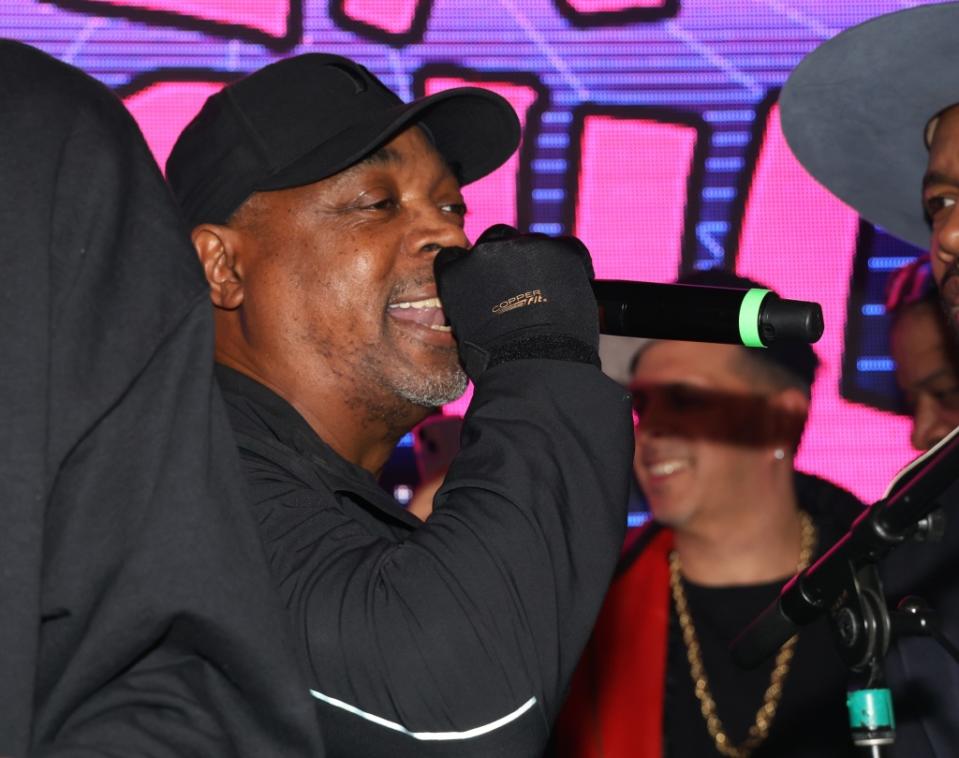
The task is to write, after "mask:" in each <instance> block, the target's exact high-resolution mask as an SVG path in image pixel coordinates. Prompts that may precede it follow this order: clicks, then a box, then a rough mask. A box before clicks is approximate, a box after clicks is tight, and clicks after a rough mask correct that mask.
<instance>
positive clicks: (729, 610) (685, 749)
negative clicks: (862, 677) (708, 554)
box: [663, 581, 855, 758]
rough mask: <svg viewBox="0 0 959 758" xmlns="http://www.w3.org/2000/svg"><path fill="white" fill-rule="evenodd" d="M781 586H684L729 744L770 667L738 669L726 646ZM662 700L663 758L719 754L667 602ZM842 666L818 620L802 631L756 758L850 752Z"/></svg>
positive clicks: (758, 701) (739, 733)
mask: <svg viewBox="0 0 959 758" xmlns="http://www.w3.org/2000/svg"><path fill="white" fill-rule="evenodd" d="M783 584H784V581H776V582H771V583H767V584H759V585H749V586H736V587H705V586H701V585H696V584H692V583H690V582H686V581H684V582H683V586H684V589H685V591H686V599H687V603H688V605H689V612H690V615H691V617H692V620H693V624H694V626H695V628H696V635H697V637H698V639H699V644H700V647H701V648H702V656H703V665H704V666H705V669H706V676H707V678H708V680H709V689H710V692H711V693H712V695H713V699H714V700H715V701H716V708H717V711H718V715H719V718H720V720H721V721H722V723H723V728H724V731H725V732H726V734H727V735H728V736H729V738H730V739H731V740H732V741H733V743H734V744H736V745H739V744H742V742H744V741H745V739H746V737H747V736H748V732H749V727H750V726H751V725H752V724H753V723H754V721H755V718H756V711H757V710H758V709H759V707H760V706H761V705H762V703H763V695H764V693H765V691H766V688H767V687H768V686H769V681H770V676H771V674H772V670H773V666H774V665H775V662H774V660H773V659H770V660H768V661H765V662H764V663H763V664H762V665H761V666H759V667H758V668H756V669H754V670H743V669H740V668H739V667H738V666H737V665H736V664H735V663H734V662H733V661H732V659H731V657H730V655H729V651H728V647H729V644H730V642H731V641H732V640H733V639H734V638H735V637H736V635H737V634H738V633H739V632H740V631H741V630H742V628H743V627H744V626H745V625H746V624H748V623H749V621H751V620H752V619H753V618H754V617H755V616H756V615H757V614H758V613H759V612H761V611H762V610H763V609H765V608H766V607H767V606H768V605H769V604H770V603H771V602H772V601H773V600H774V599H775V597H776V596H777V594H778V593H779V590H780V589H781V588H782V585H783ZM670 605H671V609H670V622H669V651H668V658H667V663H666V701H665V707H664V715H663V721H664V724H663V730H664V735H665V754H666V756H667V757H668V758H709V757H710V756H718V755H720V753H719V752H718V751H717V750H716V748H715V744H714V742H713V739H712V737H710V735H709V732H708V731H707V729H706V721H705V719H704V718H703V716H702V713H701V711H700V706H699V701H698V700H697V699H696V695H695V693H694V690H693V683H692V678H691V677H690V673H689V661H688V659H687V657H686V645H685V644H684V642H683V637H682V631H681V629H680V625H679V619H678V617H677V615H676V609H675V606H674V605H673V604H672V602H671V603H670ZM846 680H847V670H846V667H845V664H843V662H842V661H841V659H840V658H839V655H838V653H837V652H836V647H835V644H834V642H833V640H832V633H831V630H830V629H829V625H828V623H827V622H826V621H825V620H824V619H820V620H819V621H818V622H816V623H814V624H811V625H809V626H807V627H804V628H803V629H802V631H801V633H800V635H799V642H798V644H797V645H796V651H795V655H794V657H793V660H792V663H791V665H790V667H789V672H788V674H787V675H786V679H785V682H784V685H783V695H782V699H781V700H780V702H779V708H778V711H777V713H776V717H775V718H774V720H773V725H772V728H771V729H770V732H769V735H768V737H767V738H766V740H765V741H764V742H763V743H762V744H761V745H760V746H759V748H757V749H756V751H755V752H754V753H753V756H754V758H764V757H765V758H772V757H773V756H775V758H800V757H802V758H814V757H815V758H831V757H832V756H837V757H838V756H851V755H854V754H855V753H854V752H853V748H852V743H851V740H850V736H849V726H848V719H847V716H846V704H845V701H846Z"/></svg>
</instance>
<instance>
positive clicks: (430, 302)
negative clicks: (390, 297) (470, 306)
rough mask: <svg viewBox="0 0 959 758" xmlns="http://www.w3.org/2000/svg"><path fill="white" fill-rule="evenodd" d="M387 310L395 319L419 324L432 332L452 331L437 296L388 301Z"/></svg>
mask: <svg viewBox="0 0 959 758" xmlns="http://www.w3.org/2000/svg"><path fill="white" fill-rule="evenodd" d="M387 310H388V311H389V314H390V316H392V317H393V318H395V319H399V320H400V321H408V322H412V323H415V324H419V325H420V326H424V327H426V328H428V329H432V330H433V331H434V332H450V331H452V330H451V328H450V325H449V324H448V323H447V321H446V314H445V313H444V312H443V303H442V302H441V301H440V299H439V298H438V297H427V298H423V299H422V300H405V301H403V302H397V303H390V304H389V305H388V306H387Z"/></svg>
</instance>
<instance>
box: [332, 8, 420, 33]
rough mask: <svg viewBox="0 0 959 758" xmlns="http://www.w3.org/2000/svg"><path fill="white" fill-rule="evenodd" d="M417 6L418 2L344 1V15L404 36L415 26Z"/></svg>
mask: <svg viewBox="0 0 959 758" xmlns="http://www.w3.org/2000/svg"><path fill="white" fill-rule="evenodd" d="M417 5H419V3H418V2H417V0H343V13H344V14H345V15H346V16H347V17H349V18H351V19H353V20H354V21H359V22H361V23H363V24H367V25H369V26H375V27H377V28H378V29H382V30H383V31H386V32H389V33H390V34H402V33H404V32H407V31H409V29H410V27H411V26H412V25H413V19H414V18H415V17H416V8H417Z"/></svg>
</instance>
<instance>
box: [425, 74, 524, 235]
mask: <svg viewBox="0 0 959 758" xmlns="http://www.w3.org/2000/svg"><path fill="white" fill-rule="evenodd" d="M452 87H482V88H483V89H488V90H491V91H493V92H495V93H496V94H498V95H501V96H502V97H504V98H506V99H507V100H508V101H509V103H510V105H512V106H513V110H515V111H516V115H518V116H519V121H520V124H521V126H522V128H523V131H524V132H525V130H526V121H527V116H528V114H529V109H530V108H531V107H532V106H533V104H534V103H535V102H536V98H537V95H538V93H537V92H536V91H535V90H534V89H533V88H532V87H525V86H523V85H520V84H511V83H508V82H495V81H490V82H482V81H480V82H477V81H466V80H464V79H457V78H453V77H433V78H430V79H428V80H427V81H426V84H425V87H424V92H425V93H426V94H427V95H432V94H434V93H436V92H442V91H443V90H447V89H451V88H452ZM519 152H520V151H519V150H517V151H516V152H515V153H513V155H512V156H510V159H509V160H508V161H506V163H504V164H503V165H502V166H500V167H499V168H498V169H496V171H494V172H493V173H492V174H490V175H489V176H484V177H483V178H482V179H480V180H479V181H476V182H473V183H472V184H470V185H468V186H466V187H464V188H463V196H464V197H465V199H466V205H467V207H468V208H469V209H470V212H469V215H468V216H467V217H466V236H467V237H469V238H470V239H471V240H475V239H476V238H477V237H478V236H479V235H480V234H481V233H482V231H483V230H484V229H486V228H487V227H489V226H491V225H492V224H496V223H500V224H510V225H515V224H516V182H517V177H518V174H519Z"/></svg>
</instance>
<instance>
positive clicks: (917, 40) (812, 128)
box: [780, 3, 959, 248]
mask: <svg viewBox="0 0 959 758" xmlns="http://www.w3.org/2000/svg"><path fill="white" fill-rule="evenodd" d="M957 29H959V3H948V4H944V5H929V6H923V7H918V8H910V9H908V10H904V11H899V12H896V13H890V14H887V15H884V16H880V17H878V18H875V19H872V20H871V21H867V22H866V23H864V24H860V25H858V26H855V27H852V28H851V29H847V30H846V31H844V32H842V33H841V34H839V35H837V36H836V37H834V38H833V39H831V40H829V41H827V42H825V43H824V44H823V45H821V46H820V47H819V48H817V49H816V50H815V51H813V52H812V53H810V54H809V55H808V56H806V58H805V59H804V60H803V61H802V62H801V63H800V64H799V66H798V67H797V68H796V69H795V71H793V73H792V74H791V75H790V77H789V79H788V80H787V81H786V84H785V86H784V88H783V91H782V93H781V96H780V110H781V115H782V126H783V133H784V135H785V137H786V141H787V142H788V143H789V147H790V148H791V149H792V151H793V153H794V154H795V156H796V158H797V159H798V160H799V162H800V163H802V165H803V166H804V167H805V168H806V170H807V171H809V173H810V174H812V175H813V176H814V177H815V178H816V179H817V180H818V181H819V182H820V183H821V184H823V185H824V186H825V187H826V188H827V189H828V190H829V191H830V192H832V193H833V194H834V195H836V197H838V198H839V199H840V200H843V201H844V202H846V203H848V204H849V205H851V206H852V207H853V208H855V209H856V211H858V212H859V214H860V215H861V216H863V217H864V218H865V219H867V220H868V221H871V222H873V223H875V224H877V225H879V226H881V227H883V228H884V229H886V230H887V231H889V232H890V233H892V234H894V235H896V236H897V237H900V238H902V239H904V240H906V241H907V242H910V243H912V244H913V245H916V246H918V247H921V248H925V247H927V246H928V244H929V225H928V223H927V222H926V218H925V215H924V213H923V209H922V201H921V190H922V177H923V175H924V173H925V170H926V161H927V158H928V152H927V150H926V146H925V142H924V135H925V128H926V124H927V123H928V122H929V120H930V119H931V118H933V117H934V116H935V115H936V114H938V113H939V112H941V111H942V110H944V109H945V108H948V107H949V106H950V105H953V104H955V103H957V102H959V76H957V75H956V74H954V73H953V72H955V71H956V70H957V66H959V46H957V44H956V30H957Z"/></svg>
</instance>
